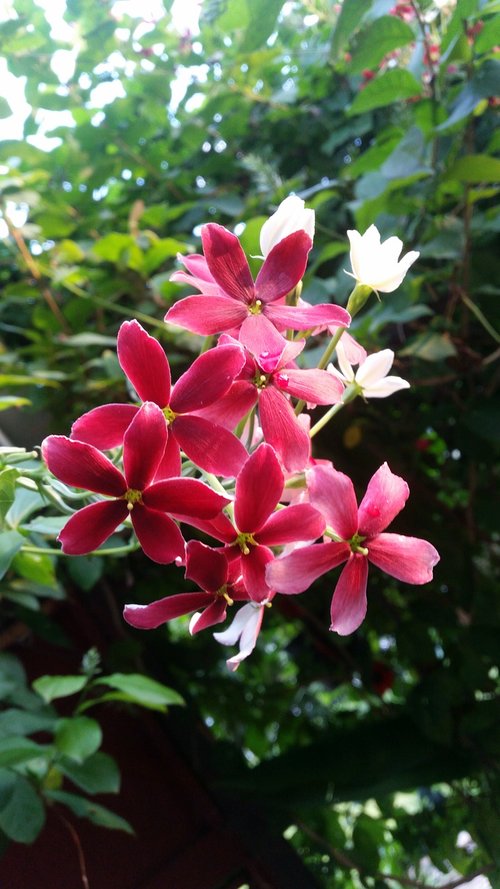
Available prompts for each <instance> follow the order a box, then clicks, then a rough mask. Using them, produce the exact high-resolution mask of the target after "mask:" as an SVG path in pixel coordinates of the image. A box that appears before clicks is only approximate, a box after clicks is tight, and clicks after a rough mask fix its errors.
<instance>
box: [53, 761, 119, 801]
mask: <svg viewBox="0 0 500 889" xmlns="http://www.w3.org/2000/svg"><path fill="white" fill-rule="evenodd" d="M58 765H59V768H60V769H61V771H62V772H63V773H64V774H65V775H66V777H67V778H69V779H70V781H73V784H76V785H77V787H79V788H80V790H84V791H85V793H118V791H119V790H120V772H119V770H118V766H117V765H116V763H115V761H114V759H112V758H111V756H108V755H107V754H106V753H101V752H100V751H99V752H98V753H94V754H93V755H92V756H89V758H88V759H86V760H85V762H83V763H76V762H74V760H71V759H63V760H61V761H60V762H59V763H58Z"/></svg>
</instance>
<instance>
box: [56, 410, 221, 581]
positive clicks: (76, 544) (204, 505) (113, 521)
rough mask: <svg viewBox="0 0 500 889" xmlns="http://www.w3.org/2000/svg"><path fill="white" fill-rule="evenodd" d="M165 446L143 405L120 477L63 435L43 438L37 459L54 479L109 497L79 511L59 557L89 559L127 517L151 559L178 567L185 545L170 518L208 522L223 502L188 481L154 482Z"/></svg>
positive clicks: (158, 415) (162, 432)
mask: <svg viewBox="0 0 500 889" xmlns="http://www.w3.org/2000/svg"><path fill="white" fill-rule="evenodd" d="M166 441H167V427H166V425H165V420H164V417H163V414H162V412H161V410H160V408H159V407H158V406H157V405H156V404H153V403H152V402H148V401H147V402H145V403H144V404H143V405H142V407H141V408H140V410H138V412H137V413H136V415H135V416H134V418H133V420H132V422H131V423H130V426H129V427H128V429H127V430H126V432H125V435H124V438H123V473H122V472H121V471H120V470H119V469H118V468H117V467H116V466H115V465H114V463H112V462H111V460H109V459H108V457H106V456H105V455H104V454H103V453H101V451H99V450H98V449H97V448H95V447H93V445H90V444H87V443H85V442H82V441H76V440H74V439H70V438H66V436H64V435H49V437H48V438H46V439H45V441H44V442H43V443H42V455H43V458H44V460H45V462H46V464H47V466H48V467H49V469H50V471H51V472H52V473H53V475H55V477H56V478H58V479H60V480H61V481H62V482H64V483H65V484H67V485H73V486H74V487H75V488H83V489H86V490H88V491H92V492H94V493H97V494H103V495H104V496H106V497H110V498H112V499H108V500H99V501H97V502H96V503H91V504H90V505H89V506H84V507H83V509H79V510H78V512H75V513H74V514H73V515H72V516H71V518H70V519H69V520H68V522H67V523H66V525H65V526H64V528H63V529H62V531H61V533H60V534H59V538H58V539H59V540H60V542H61V545H62V549H63V552H65V553H68V554H70V555H74V556H77V555H82V554H83V553H89V552H92V551H93V550H95V549H97V548H98V547H99V546H101V544H103V543H104V542H105V540H107V539H108V537H109V536H110V535H111V534H112V533H113V531H115V529H116V528H117V527H118V526H119V525H120V524H121V523H122V522H124V521H125V519H126V518H127V517H128V516H130V518H131V520H132V525H133V528H134V531H135V533H136V535H137V538H138V540H139V543H140V544H141V546H142V548H143V550H144V552H145V553H146V555H147V556H149V558H150V559H152V560H153V561H155V562H161V563H162V564H167V563H169V562H173V561H174V559H179V560H180V561H183V560H184V540H183V537H182V534H181V532H180V531H179V528H178V526H177V524H176V522H175V521H174V520H173V519H172V518H171V515H182V516H183V517H189V516H193V517H196V518H197V519H203V518H205V519H208V518H213V517H215V516H216V515H217V514H218V513H220V511H221V509H222V508H223V507H224V506H226V505H227V503H229V499H228V498H227V497H224V496H222V495H221V494H217V493H216V492H215V491H213V490H212V488H210V487H209V486H208V485H206V484H204V482H201V481H198V480H196V479H193V478H168V479H163V480H161V481H158V482H154V479H155V476H156V473H157V470H158V466H159V465H160V461H161V459H162V457H163V454H164V451H165V445H166ZM166 513H170V515H167V514H166Z"/></svg>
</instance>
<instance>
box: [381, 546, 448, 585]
mask: <svg viewBox="0 0 500 889" xmlns="http://www.w3.org/2000/svg"><path fill="white" fill-rule="evenodd" d="M368 559H369V560H370V562H372V563H373V564H374V565H376V566H377V568H381V569H382V571H385V572H386V574H390V575H391V577H396V578H397V579H398V580H403V581H404V582H405V583H415V584H421V583H428V582H429V581H430V580H432V569H433V568H434V565H437V563H438V562H439V553H438V551H437V550H436V549H435V548H434V547H433V545H432V543H429V542H428V541H427V540H422V539H421V538H420V537H404V536H403V535H402V534H379V535H378V536H377V537H375V538H374V539H373V540H370V542H369V543H368Z"/></svg>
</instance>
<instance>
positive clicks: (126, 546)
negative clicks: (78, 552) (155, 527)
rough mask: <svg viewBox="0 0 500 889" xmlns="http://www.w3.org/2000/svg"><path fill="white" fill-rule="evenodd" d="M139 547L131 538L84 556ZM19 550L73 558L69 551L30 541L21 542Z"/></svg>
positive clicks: (119, 552)
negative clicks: (122, 543)
mask: <svg viewBox="0 0 500 889" xmlns="http://www.w3.org/2000/svg"><path fill="white" fill-rule="evenodd" d="M139 548H140V544H139V541H137V540H133V541H131V542H130V543H126V544H124V545H123V546H110V547H108V548H104V549H94V550H92V552H90V553H85V555H86V556H122V555H125V554H126V553H133V552H135V550H137V549H139ZM21 552H23V553H33V554H34V555H40V556H63V557H66V558H71V559H72V558H73V555H72V554H71V553H63V551H62V550H60V549H51V548H50V547H48V546H32V545H31V544H30V543H26V544H23V546H22V547H21Z"/></svg>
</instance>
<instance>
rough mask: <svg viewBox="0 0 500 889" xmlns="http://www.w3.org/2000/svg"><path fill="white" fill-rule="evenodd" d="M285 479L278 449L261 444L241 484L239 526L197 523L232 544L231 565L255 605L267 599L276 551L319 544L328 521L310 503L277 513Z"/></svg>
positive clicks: (236, 521) (236, 507) (237, 497)
mask: <svg viewBox="0 0 500 889" xmlns="http://www.w3.org/2000/svg"><path fill="white" fill-rule="evenodd" d="M283 485H284V476H283V471H282V469H281V467H280V464H279V461H278V458H277V456H276V454H275V452H274V450H273V448H272V447H271V446H270V445H268V444H261V445H259V447H258V448H257V450H255V451H254V452H253V454H251V455H250V457H249V458H248V460H247V461H246V463H245V465H244V466H243V468H242V469H241V470H240V472H239V473H238V476H237V478H236V487H235V499H234V524H233V522H231V521H230V520H229V519H228V518H227V516H226V515H224V513H221V515H219V516H217V518H215V519H214V520H213V521H212V520H209V521H198V520H193V523H194V524H195V525H196V527H197V528H200V529H201V530H203V531H206V532H207V533H208V534H210V535H212V537H215V538H216V540H220V541H222V542H223V543H225V544H226V549H225V551H226V553H227V555H228V558H229V559H230V560H232V559H237V560H238V561H239V564H240V568H241V575H242V580H243V585H244V587H245V589H246V590H247V592H248V595H249V598H250V599H252V600H253V601H255V602H261V601H263V600H264V599H267V598H268V597H269V595H270V593H271V588H270V586H269V584H268V583H267V582H266V578H265V569H266V565H267V564H268V563H269V562H271V561H272V560H273V559H274V553H273V552H272V550H271V549H270V547H272V546H284V545H285V544H287V543H294V542H297V541H301V540H306V541H311V540H316V538H317V537H319V536H320V535H321V534H322V533H323V531H324V528H325V520H324V519H323V517H322V516H321V515H320V513H319V512H318V510H317V509H315V508H314V507H313V506H311V505H310V504H309V503H299V504H297V505H296V506H287V507H286V508H284V509H279V510H277V511H275V510H276V507H277V505H278V503H279V500H280V498H281V495H282V493H283Z"/></svg>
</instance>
